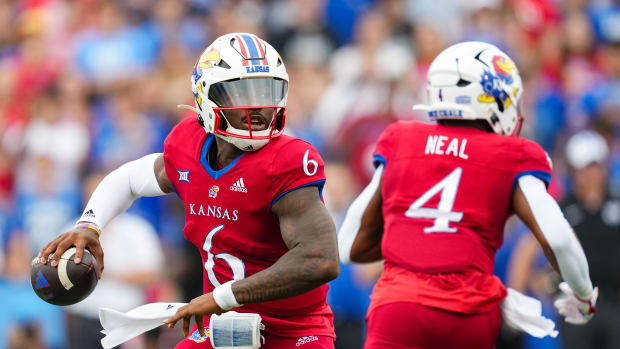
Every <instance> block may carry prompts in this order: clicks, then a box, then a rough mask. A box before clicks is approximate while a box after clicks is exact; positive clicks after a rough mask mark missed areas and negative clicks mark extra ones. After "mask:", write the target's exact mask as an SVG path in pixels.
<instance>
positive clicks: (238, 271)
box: [202, 224, 245, 287]
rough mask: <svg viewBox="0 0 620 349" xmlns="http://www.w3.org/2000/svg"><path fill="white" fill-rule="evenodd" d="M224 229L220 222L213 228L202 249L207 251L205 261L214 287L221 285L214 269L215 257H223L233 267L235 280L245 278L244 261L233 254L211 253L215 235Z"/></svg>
mask: <svg viewBox="0 0 620 349" xmlns="http://www.w3.org/2000/svg"><path fill="white" fill-rule="evenodd" d="M222 229H224V224H220V225H218V226H217V227H215V228H213V229H211V231H210V232H209V234H207V237H205V242H204V244H203V245H202V249H203V250H204V251H205V252H207V261H206V262H205V269H207V275H208V276H209V281H211V284H212V285H213V286H214V287H217V286H220V285H221V283H220V281H219V280H218V279H217V277H216V276H215V271H213V267H214V266H215V259H214V257H215V258H218V259H223V260H224V261H225V262H226V263H228V266H230V269H232V273H233V280H241V279H244V278H245V265H244V264H243V261H242V260H241V259H239V258H237V257H235V256H233V255H231V254H228V253H225V252H220V253H217V254H215V255H214V254H213V253H211V247H212V246H213V237H215V234H217V233H218V232H219V231H220V230H222Z"/></svg>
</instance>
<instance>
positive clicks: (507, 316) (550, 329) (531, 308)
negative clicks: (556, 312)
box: [500, 288, 558, 338]
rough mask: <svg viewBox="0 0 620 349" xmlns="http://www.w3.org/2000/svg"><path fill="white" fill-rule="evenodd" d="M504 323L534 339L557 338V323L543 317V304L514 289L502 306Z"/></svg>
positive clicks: (509, 292) (510, 290)
mask: <svg viewBox="0 0 620 349" xmlns="http://www.w3.org/2000/svg"><path fill="white" fill-rule="evenodd" d="M500 307H501V309H502V315H503V317H504V321H506V324H508V325H509V326H510V327H512V328H514V329H517V330H521V331H524V332H526V333H528V334H530V335H532V336H534V337H537V338H543V337H545V336H551V337H553V338H555V337H557V335H558V331H556V330H555V323H553V321H552V320H551V319H547V318H546V317H544V316H542V304H541V303H540V301H539V300H538V299H536V298H532V297H528V296H526V295H524V294H522V293H519V292H517V291H515V290H513V289H512V288H508V296H506V299H504V301H503V302H502V304H501V306H500Z"/></svg>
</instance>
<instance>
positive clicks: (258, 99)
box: [209, 78, 288, 107]
mask: <svg viewBox="0 0 620 349" xmlns="http://www.w3.org/2000/svg"><path fill="white" fill-rule="evenodd" d="M287 91H288V82H287V81H285V80H282V79H276V78H251V79H238V80H229V81H222V82H218V83H216V84H213V85H211V87H210V88H209V99H210V100H211V101H213V102H215V104H217V106H219V107H258V106H278V105H280V103H281V102H282V101H283V100H284V98H285V97H286V92H287Z"/></svg>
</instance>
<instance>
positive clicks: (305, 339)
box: [295, 336, 319, 347]
mask: <svg viewBox="0 0 620 349" xmlns="http://www.w3.org/2000/svg"><path fill="white" fill-rule="evenodd" d="M318 340H319V337H317V336H304V337H301V338H299V339H298V340H297V343H295V346H297V347H298V346H300V345H304V344H306V343H310V342H314V341H318Z"/></svg>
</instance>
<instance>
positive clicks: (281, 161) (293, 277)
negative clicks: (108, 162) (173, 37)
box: [40, 33, 339, 348]
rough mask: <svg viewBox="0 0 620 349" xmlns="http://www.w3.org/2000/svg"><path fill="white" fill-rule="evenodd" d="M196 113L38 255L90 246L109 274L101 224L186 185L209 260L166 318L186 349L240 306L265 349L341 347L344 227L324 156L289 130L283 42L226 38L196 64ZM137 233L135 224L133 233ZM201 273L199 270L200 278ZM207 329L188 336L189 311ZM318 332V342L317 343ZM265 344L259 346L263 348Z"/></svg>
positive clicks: (109, 180) (191, 233)
mask: <svg viewBox="0 0 620 349" xmlns="http://www.w3.org/2000/svg"><path fill="white" fill-rule="evenodd" d="M191 83H192V92H193V94H194V97H195V107H190V106H184V107H185V108H188V109H191V110H193V111H195V112H196V113H197V118H189V119H186V120H184V121H182V122H181V123H179V124H178V125H177V126H176V127H175V128H174V129H173V130H172V131H171V132H170V134H169V135H168V137H167V138H166V140H165V143H164V153H163V154H150V155H147V156H145V157H143V158H141V159H138V160H135V161H132V162H129V163H127V164H125V165H123V166H121V167H120V168H118V169H117V170H115V171H113V172H111V173H110V174H109V175H108V176H107V177H106V178H105V179H104V180H103V181H102V182H101V183H100V184H99V186H98V187H97V189H96V190H95V192H94V193H93V195H92V197H91V198H90V200H89V202H88V204H87V205H86V207H85V209H84V214H83V215H82V217H81V218H80V220H79V221H78V223H77V225H76V227H75V228H74V229H73V230H71V231H69V232H66V233H64V234H62V235H61V236H59V237H58V238H57V239H56V240H54V241H52V242H50V243H49V244H48V245H47V246H45V247H44V248H43V249H42V250H41V252H40V256H41V257H43V258H44V259H46V260H47V259H49V255H50V254H51V253H55V254H54V258H53V260H52V262H51V263H52V265H57V262H58V256H60V255H62V253H63V251H64V250H66V249H67V248H68V247H69V246H71V245H76V246H77V249H78V251H77V253H76V262H78V259H79V258H81V256H82V253H83V249H84V248H85V247H88V248H89V249H90V250H91V251H92V252H93V253H94V255H95V256H96V258H97V261H98V262H99V265H100V266H101V268H100V269H101V270H99V275H100V274H101V272H102V271H103V251H102V249H101V246H100V244H99V241H98V234H99V233H100V232H101V228H102V227H104V226H105V225H106V223H107V222H108V221H109V220H110V219H111V218H112V217H114V216H116V215H117V214H119V213H120V212H122V211H123V210H125V209H126V208H127V207H128V206H129V205H130V204H131V203H132V202H133V200H134V199H136V198H138V197H141V196H156V195H164V194H168V193H172V192H174V193H176V195H178V196H179V198H180V199H181V200H182V201H183V202H184V204H185V216H186V222H185V227H184V229H183V233H184V235H185V238H186V239H187V240H189V241H191V242H192V243H193V244H194V245H196V247H197V248H198V249H199V250H200V254H201V256H202V263H203V265H204V269H203V280H204V281H203V282H204V295H202V296H200V297H197V298H195V299H193V300H192V301H191V302H190V303H189V304H188V305H186V306H184V307H182V308H180V309H179V310H178V311H177V312H176V315H174V316H172V317H171V318H169V319H168V320H166V324H167V325H168V326H169V327H172V326H174V325H175V324H176V323H177V322H178V321H181V322H182V327H183V332H184V335H185V337H186V338H185V339H184V340H183V341H181V342H180V343H179V344H178V345H177V348H211V347H212V346H211V341H210V340H206V339H207V338H208V337H209V336H212V335H213V331H210V330H209V328H208V324H209V317H210V315H212V314H221V313H222V312H226V311H228V310H231V309H234V311H236V312H238V313H253V314H258V315H260V317H261V319H262V325H264V330H263V331H262V333H261V334H262V336H263V337H264V338H263V339H264V344H263V346H262V347H263V348H289V347H290V348H295V347H296V345H298V343H300V341H301V342H304V348H333V346H334V344H333V342H334V339H335V334H334V328H333V314H332V311H331V309H330V308H329V306H328V305H327V303H326V301H325V298H326V294H327V289H328V286H327V284H326V282H328V281H330V280H332V279H334V278H335V277H337V275H338V272H339V262H338V248H337V239H336V229H335V226H334V223H333V221H332V219H331V217H330V215H329V213H328V211H327V210H326V208H325V206H324V204H323V202H322V196H321V192H322V188H323V184H324V183H325V176H324V171H323V160H322V159H321V157H320V156H319V154H318V153H317V151H316V150H315V149H314V148H313V147H312V146H311V145H310V144H308V143H306V142H304V141H302V140H299V139H296V138H292V137H289V136H286V135H283V134H282V132H283V129H284V124H285V109H286V98H287V92H288V74H287V73H286V69H285V67H284V62H282V59H281V58H280V55H279V54H278V53H277V52H276V51H275V49H274V48H273V47H272V46H271V45H269V44H268V43H267V42H265V41H263V40H262V39H260V38H258V37H257V36H255V35H252V34H247V33H232V34H227V35H223V36H221V37H219V38H217V39H216V40H215V41H214V42H213V43H212V44H211V45H210V46H209V47H207V49H206V50H205V51H204V52H203V53H202V55H201V57H200V58H199V60H198V62H197V63H196V66H195V68H194V71H193V74H192V77H191ZM127 233H128V234H131V232H127ZM197 277H198V276H197ZM192 318H193V319H194V320H195V322H196V324H197V326H196V328H195V329H194V330H193V331H192V333H190V327H189V325H190V319H192ZM308 338H310V339H311V340H308ZM259 345H260V344H259Z"/></svg>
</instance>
